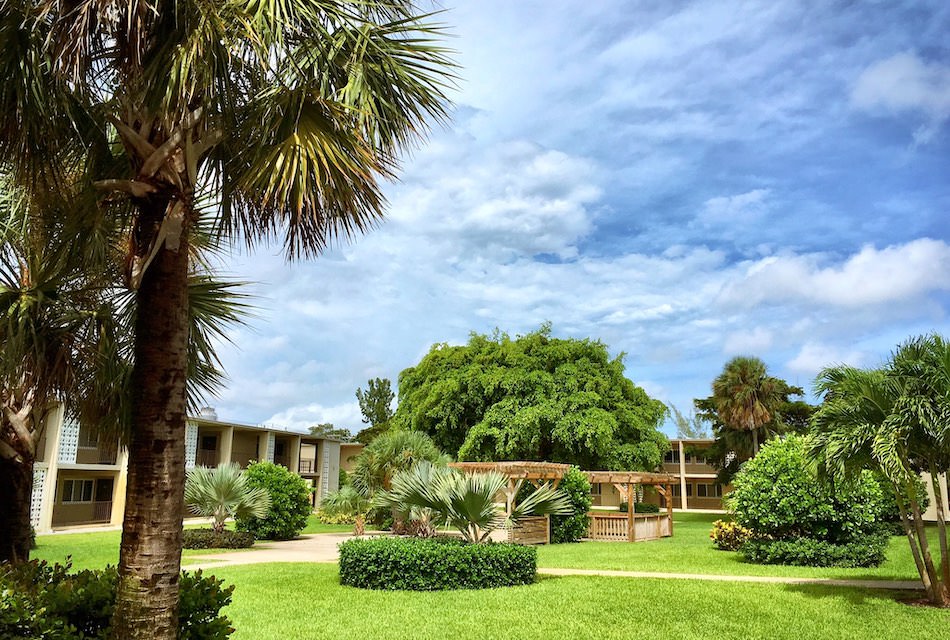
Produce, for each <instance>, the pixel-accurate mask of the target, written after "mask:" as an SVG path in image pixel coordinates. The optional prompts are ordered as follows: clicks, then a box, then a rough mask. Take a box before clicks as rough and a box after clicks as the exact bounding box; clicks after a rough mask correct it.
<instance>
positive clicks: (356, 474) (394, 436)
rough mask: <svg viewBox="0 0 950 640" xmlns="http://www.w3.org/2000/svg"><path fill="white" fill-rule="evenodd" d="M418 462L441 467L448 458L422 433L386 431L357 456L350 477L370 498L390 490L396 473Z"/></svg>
mask: <svg viewBox="0 0 950 640" xmlns="http://www.w3.org/2000/svg"><path fill="white" fill-rule="evenodd" d="M421 461H426V462H431V463H435V464H442V465H443V466H444V465H445V464H446V463H447V462H448V461H449V458H448V456H446V455H445V454H444V453H442V452H441V451H440V450H439V448H438V447H437V446H435V442H433V441H432V438H430V437H429V436H427V435H426V434H424V433H422V432H421V431H411V430H408V431H402V430H394V431H388V432H386V433H384V434H382V435H380V436H379V437H377V438H376V439H375V440H373V441H372V442H371V443H370V444H369V445H367V446H366V448H365V449H363V451H361V452H360V455H359V456H357V458H356V464H355V466H354V468H353V473H352V476H351V477H352V480H353V486H354V487H355V488H356V489H357V490H358V491H360V492H361V493H362V494H363V495H364V496H366V497H368V498H371V497H372V496H373V494H375V493H376V492H377V491H379V490H383V489H389V488H390V486H391V483H392V478H393V476H394V475H395V474H396V473H398V472H400V471H406V470H408V469H410V468H412V467H413V466H414V465H415V464H417V463H419V462H421Z"/></svg>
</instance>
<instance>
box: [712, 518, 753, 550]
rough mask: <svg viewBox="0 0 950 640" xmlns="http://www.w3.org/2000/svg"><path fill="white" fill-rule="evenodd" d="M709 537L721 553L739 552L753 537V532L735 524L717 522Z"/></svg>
mask: <svg viewBox="0 0 950 640" xmlns="http://www.w3.org/2000/svg"><path fill="white" fill-rule="evenodd" d="M709 537H710V538H712V541H713V544H714V545H715V546H716V548H717V549H719V550H721V551H738V550H739V548H740V547H741V546H742V545H743V544H745V543H746V542H747V541H748V540H749V539H750V538H751V537H752V532H751V531H749V530H748V529H746V528H745V527H743V526H742V525H738V524H736V523H735V522H727V521H725V520H716V521H715V522H713V530H712V533H710V534H709Z"/></svg>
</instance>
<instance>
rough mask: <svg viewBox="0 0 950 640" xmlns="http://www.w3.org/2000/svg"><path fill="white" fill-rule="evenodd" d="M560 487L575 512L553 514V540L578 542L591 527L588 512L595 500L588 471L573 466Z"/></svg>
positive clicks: (556, 541)
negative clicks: (567, 514) (564, 514)
mask: <svg viewBox="0 0 950 640" xmlns="http://www.w3.org/2000/svg"><path fill="white" fill-rule="evenodd" d="M558 489H561V490H562V491H564V492H565V493H566V494H567V497H568V499H569V500H570V502H571V506H572V507H573V509H574V513H572V514H571V515H569V516H551V542H553V543H558V542H577V541H578V540H580V539H581V538H583V537H584V536H586V535H587V531H588V529H590V516H589V515H587V512H588V511H590V506H591V505H592V504H593V502H594V501H593V498H591V495H590V480H588V478H587V474H586V473H584V472H583V471H581V470H580V469H578V468H577V467H571V468H570V469H569V470H568V471H567V473H565V474H564V477H563V478H562V479H561V482H560V483H559V484H558Z"/></svg>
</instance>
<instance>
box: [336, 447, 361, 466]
mask: <svg viewBox="0 0 950 640" xmlns="http://www.w3.org/2000/svg"><path fill="white" fill-rule="evenodd" d="M362 451H363V445H362V444H361V443H359V442H341V443H340V468H341V469H343V470H344V471H346V472H347V473H349V472H351V471H353V467H355V466H356V457H357V456H358V455H360V453H361V452H362Z"/></svg>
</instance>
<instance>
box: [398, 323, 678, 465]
mask: <svg viewBox="0 0 950 640" xmlns="http://www.w3.org/2000/svg"><path fill="white" fill-rule="evenodd" d="M665 416H666V407H665V406H664V405H663V404H662V403H661V402H659V401H657V400H654V399H652V398H650V397H649V396H648V395H647V394H646V392H644V391H643V389H641V388H640V387H638V386H636V385H635V384H634V383H633V382H631V381H630V380H629V379H628V378H626V377H625V376H624V365H623V357H622V356H619V357H616V358H611V357H610V355H609V354H608V352H607V347H606V346H605V345H604V344H603V343H601V342H599V341H595V340H577V339H560V338H554V337H552V335H551V327H550V326H549V325H544V326H542V327H541V328H540V329H539V330H538V331H535V332H532V333H529V334H527V335H524V336H520V337H518V338H515V339H512V338H510V337H509V336H508V335H506V334H504V333H500V332H496V333H495V334H494V335H491V336H487V335H479V334H472V336H471V337H470V338H469V341H468V344H466V345H461V346H448V345H444V344H442V345H435V346H434V347H433V348H432V349H431V350H430V351H429V353H428V354H427V355H426V356H425V357H424V358H423V359H422V361H421V362H419V364H418V365H416V366H415V367H412V368H409V369H406V370H405V371H403V372H402V373H401V374H400V376H399V407H398V408H397V410H396V415H395V417H394V419H393V423H394V425H396V426H397V427H403V428H405V427H409V428H412V429H417V430H419V431H423V432H425V433H428V434H429V435H431V436H432V438H433V440H435V443H436V445H437V446H438V447H439V448H440V449H442V450H443V451H446V452H448V453H449V454H451V455H453V456H457V458H458V459H459V460H547V461H551V462H566V463H570V464H575V465H577V466H579V467H580V468H582V469H625V470H635V469H641V470H643V469H645V470H653V469H654V468H656V467H657V465H659V464H660V462H661V461H662V456H663V452H664V451H666V450H667V449H668V448H669V441H668V440H667V438H666V436H664V435H663V434H661V433H660V432H659V431H658V430H657V428H658V426H659V425H660V424H661V423H662V422H663V419H664V418H665Z"/></svg>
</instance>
